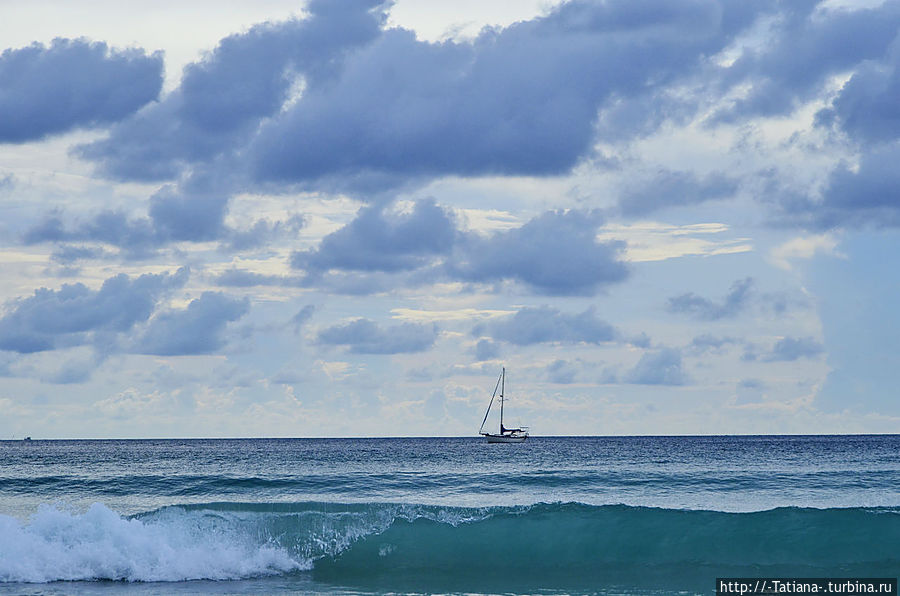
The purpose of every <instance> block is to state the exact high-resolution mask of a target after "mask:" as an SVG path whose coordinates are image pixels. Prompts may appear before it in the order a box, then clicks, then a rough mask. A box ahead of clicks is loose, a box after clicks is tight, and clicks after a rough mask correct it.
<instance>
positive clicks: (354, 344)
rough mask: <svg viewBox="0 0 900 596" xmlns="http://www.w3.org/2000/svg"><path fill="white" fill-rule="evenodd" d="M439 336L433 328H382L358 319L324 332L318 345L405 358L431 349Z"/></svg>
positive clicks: (359, 352) (427, 326)
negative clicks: (404, 356) (410, 354)
mask: <svg viewBox="0 0 900 596" xmlns="http://www.w3.org/2000/svg"><path fill="white" fill-rule="evenodd" d="M438 334H439V332H438V328H437V326H436V325H419V324H416V323H400V324H398V325H389V326H387V327H381V326H380V325H378V324H377V323H376V322H374V321H370V320H368V319H357V320H355V321H351V322H349V323H344V324H341V325H334V326H332V327H328V328H326V329H323V330H322V331H320V332H319V335H318V341H319V343H321V344H328V345H336V346H346V347H347V348H348V349H349V351H350V352H352V353H355V354H404V353H412V352H424V351H426V350H428V349H430V348H431V346H433V345H434V342H435V341H436V340H437V337H438Z"/></svg>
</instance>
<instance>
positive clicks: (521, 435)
mask: <svg viewBox="0 0 900 596" xmlns="http://www.w3.org/2000/svg"><path fill="white" fill-rule="evenodd" d="M498 389H499V390H500V433H499V434H493V433H489V432H485V431H484V425H485V423H486V422H487V419H488V415H489V414H490V413H491V406H493V405H494V399H495V398H496V397H497V390H498ZM505 389H506V367H505V366H504V367H503V368H502V369H500V378H499V379H497V386H496V387H494V394H493V395H491V402H490V403H489V404H488V408H487V412H485V413H484V420H482V421H481V429H480V430H479V431H478V434H480V435H484V436H485V437H487V442H488V443H523V442H524V441H525V439H527V438H528V427H525V428H506V427H505V426H503V402H505V401H506V397H505V396H504V391H505Z"/></svg>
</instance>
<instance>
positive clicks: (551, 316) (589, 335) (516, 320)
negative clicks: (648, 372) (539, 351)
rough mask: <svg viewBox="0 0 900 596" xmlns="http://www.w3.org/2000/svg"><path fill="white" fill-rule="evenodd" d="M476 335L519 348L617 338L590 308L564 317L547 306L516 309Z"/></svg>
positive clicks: (482, 328) (598, 342) (595, 342)
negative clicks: (483, 334) (487, 336)
mask: <svg viewBox="0 0 900 596" xmlns="http://www.w3.org/2000/svg"><path fill="white" fill-rule="evenodd" d="M476 333H486V334H488V335H490V336H491V337H493V338H494V339H495V340H500V341H506V342H509V343H511V344H516V345H520V346H525V345H531V344H537V343H555V342H559V343H571V344H574V343H589V344H601V343H605V342H609V341H614V340H616V339H617V338H618V336H619V334H618V332H617V331H616V329H615V328H614V327H613V326H612V325H610V324H609V323H607V322H606V321H604V320H602V319H601V318H600V317H598V316H597V312H596V309H595V308H593V307H591V308H589V309H587V310H585V311H584V312H581V313H578V314H568V313H563V312H560V311H559V310H557V309H555V308H552V307H550V306H539V307H525V308H522V309H519V310H518V311H517V312H516V313H515V314H513V315H511V316H508V317H504V318H503V319H500V320H498V321H495V322H492V323H489V324H487V325H484V326H479V327H478V328H476Z"/></svg>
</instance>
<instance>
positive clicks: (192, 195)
mask: <svg viewBox="0 0 900 596" xmlns="http://www.w3.org/2000/svg"><path fill="white" fill-rule="evenodd" d="M220 186H221V184H220V183H219V182H216V181H210V180H208V179H207V177H206V176H202V177H198V178H192V179H189V180H186V181H183V182H182V184H180V185H178V186H175V185H164V186H163V187H161V188H160V189H159V190H157V191H156V192H155V193H154V194H153V195H152V196H151V197H150V200H149V201H148V203H147V215H146V216H140V215H139V216H132V215H129V214H128V213H125V212H123V211H115V210H105V211H101V212H99V213H96V214H94V215H92V216H90V217H89V218H88V219H87V220H83V221H76V222H74V223H69V224H67V223H66V222H65V221H64V220H63V214H62V213H59V212H54V213H51V214H48V215H47V216H45V217H44V218H43V219H42V220H40V221H39V222H37V223H36V224H34V225H33V226H32V227H31V228H29V229H27V230H26V231H25V233H24V234H23V235H22V241H23V242H24V243H25V244H40V243H49V242H54V243H61V244H68V245H71V244H72V243H85V242H96V243H102V244H107V245H109V246H114V247H116V248H118V249H120V250H121V254H122V256H125V257H126V258H130V259H141V258H146V257H148V256H152V255H154V254H156V253H157V252H158V251H159V250H160V249H162V248H163V247H166V246H168V245H170V244H172V243H177V242H213V241H218V242H219V243H220V246H221V247H223V248H226V249H228V250H233V251H236V250H250V249H254V248H258V247H260V246H262V245H265V244H266V243H267V242H269V241H271V240H272V239H274V238H276V237H277V236H278V235H287V234H292V233H295V232H296V231H297V229H299V228H300V227H302V226H303V218H302V217H298V216H294V217H291V218H290V219H288V220H287V221H275V222H272V221H268V220H257V221H255V222H252V223H251V225H250V226H249V227H248V228H241V229H238V228H232V227H230V226H228V225H226V224H225V216H226V215H227V213H228V200H229V195H228V194H227V193H225V192H224V191H220V190H219V187H220ZM63 250H64V251H65V252H68V254H70V255H72V256H74V255H75V254H76V249H74V248H66V249H63ZM83 254H84V257H85V258H87V257H88V256H89V255H88V254H87V253H83ZM110 254H113V253H105V252H103V251H96V252H95V256H104V255H110Z"/></svg>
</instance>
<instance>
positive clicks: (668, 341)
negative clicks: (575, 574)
mask: <svg viewBox="0 0 900 596" xmlns="http://www.w3.org/2000/svg"><path fill="white" fill-rule="evenodd" d="M186 4H187V5H186ZM4 12H5V13H6V12H8V13H9V14H8V16H9V17H10V18H6V19H3V23H2V24H0V33H2V36H0V38H2V39H4V40H5V41H4V43H5V49H3V50H2V54H0V89H2V91H0V242H2V246H0V271H2V278H3V283H2V286H0V293H2V295H0V410H2V412H3V415H2V416H0V437H2V438H14V437H20V436H24V435H31V436H35V437H39V436H41V437H176V436H203V437H218V436H364V435H378V436H404V435H470V434H474V433H475V432H476V431H477V428H478V424H479V423H480V417H481V416H482V415H483V409H484V407H485V406H486V405H487V401H488V399H489V398H490V391H491V390H492V389H493V385H494V381H495V379H496V376H497V374H498V372H499V370H500V367H501V366H503V365H505V366H506V367H507V368H508V370H509V375H508V377H509V394H510V396H511V397H512V401H511V402H510V403H509V406H510V411H511V416H512V421H513V423H521V424H528V425H530V426H531V429H532V432H533V433H534V434H702V433H713V434H718V433H840V432H896V430H897V428H898V422H900V405H898V402H897V400H896V387H897V386H898V385H900V366H898V365H900V355H898V350H897V348H896V346H897V340H896V338H897V337H898V335H900V317H898V313H897V308H896V297H897V296H898V292H900V276H898V273H897V258H896V255H897V254H898V248H900V236H898V233H897V228H898V226H900V174H898V170H897V168H896V165H895V164H896V163H897V161H898V157H900V102H898V101H897V98H898V96H900V70H898V67H900V37H898V33H897V32H898V30H900V3H898V2H883V3H879V2H841V1H834V2H832V1H825V2H812V1H811V2H788V3H781V2H774V1H773V2H767V1H762V2H753V3H748V2H743V1H720V2H714V1H707V0H692V1H688V2H680V3H675V4H673V3H671V2H662V1H659V0H640V1H637V2H635V1H633V0H629V1H618V0H610V1H606V2H586V1H572V2H562V3H558V2H556V3H548V2H509V3H504V2H496V3H483V2H462V3H453V4H452V6H451V5H450V4H449V3H443V2H436V1H422V0H419V1H416V2H406V1H404V0H398V1H397V2H395V3H393V4H391V3H381V2H378V1H377V0H329V1H325V0H315V1H312V2H308V3H306V4H302V3H300V4H296V3H288V2H282V1H280V0H270V1H267V2H259V3H254V4H253V6H249V5H247V6H243V7H237V6H235V7H229V6H225V7H222V6H220V5H219V3H212V2H195V3H178V2H170V1H168V0H161V1H160V2H157V3H154V4H153V5H152V6H151V5H143V4H140V3H126V4H123V3H111V2H109V3H105V2H100V3H95V4H92V5H91V7H89V8H87V9H85V7H83V6H82V7H78V8H77V10H76V8H75V7H74V6H72V5H70V4H69V3H60V2H57V1H55V0H36V1H35V2H30V3H23V4H21V5H17V6H14V7H12V6H10V7H6V8H4ZM48 14H54V15H56V16H55V17H54V18H53V19H47V15H48Z"/></svg>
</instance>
